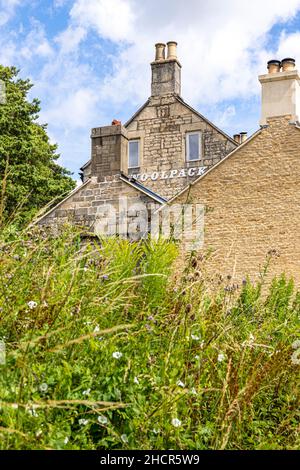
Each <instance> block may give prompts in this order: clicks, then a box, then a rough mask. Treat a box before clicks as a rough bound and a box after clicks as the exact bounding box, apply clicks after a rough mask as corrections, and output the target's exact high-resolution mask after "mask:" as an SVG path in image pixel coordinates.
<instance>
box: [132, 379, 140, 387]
mask: <svg viewBox="0 0 300 470" xmlns="http://www.w3.org/2000/svg"><path fill="white" fill-rule="evenodd" d="M133 382H134V383H135V384H136V385H138V384H139V383H140V382H139V379H138V378H137V377H134V379H133Z"/></svg>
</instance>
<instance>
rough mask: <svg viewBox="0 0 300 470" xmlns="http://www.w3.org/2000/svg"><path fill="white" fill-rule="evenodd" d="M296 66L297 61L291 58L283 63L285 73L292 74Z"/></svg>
mask: <svg viewBox="0 0 300 470" xmlns="http://www.w3.org/2000/svg"><path fill="white" fill-rule="evenodd" d="M295 66H296V61H295V59H291V58H290V57H287V58H286V59H283V60H282V61H281V67H282V71H283V72H290V71H291V70H294V69H295Z"/></svg>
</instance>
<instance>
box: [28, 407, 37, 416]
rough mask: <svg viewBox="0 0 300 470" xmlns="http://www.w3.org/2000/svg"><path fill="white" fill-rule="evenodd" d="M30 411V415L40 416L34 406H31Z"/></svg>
mask: <svg viewBox="0 0 300 470" xmlns="http://www.w3.org/2000/svg"><path fill="white" fill-rule="evenodd" d="M28 413H29V414H30V416H33V417H34V418H37V417H38V414H37V412H36V411H35V409H34V408H29V410H28Z"/></svg>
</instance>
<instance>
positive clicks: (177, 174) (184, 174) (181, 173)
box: [131, 166, 207, 182]
mask: <svg viewBox="0 0 300 470" xmlns="http://www.w3.org/2000/svg"><path fill="white" fill-rule="evenodd" d="M206 169H207V167H206V166H200V167H195V168H181V169H178V170H169V171H154V172H153V173H137V174H131V176H132V177H133V178H135V179H136V180H138V181H142V182H145V181H147V180H149V179H151V180H152V181H156V180H168V179H173V178H188V177H191V178H192V177H193V176H201V175H203V174H204V173H205V170H206Z"/></svg>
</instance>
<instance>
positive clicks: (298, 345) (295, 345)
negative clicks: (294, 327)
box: [292, 339, 300, 349]
mask: <svg viewBox="0 0 300 470" xmlns="http://www.w3.org/2000/svg"><path fill="white" fill-rule="evenodd" d="M292 348H293V349H299V348H300V339H297V340H296V341H294V342H293V344H292Z"/></svg>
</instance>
